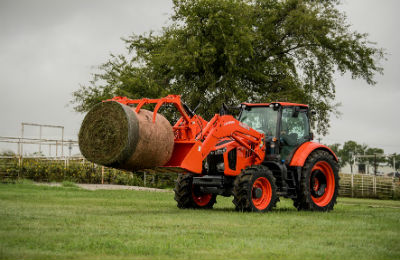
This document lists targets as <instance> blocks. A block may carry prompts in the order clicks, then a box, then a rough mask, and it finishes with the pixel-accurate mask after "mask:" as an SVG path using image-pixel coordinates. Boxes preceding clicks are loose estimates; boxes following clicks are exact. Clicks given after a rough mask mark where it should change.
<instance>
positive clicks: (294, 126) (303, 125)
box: [280, 107, 310, 160]
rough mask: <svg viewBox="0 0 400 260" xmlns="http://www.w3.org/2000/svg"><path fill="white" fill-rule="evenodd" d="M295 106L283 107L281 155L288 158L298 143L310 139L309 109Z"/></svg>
mask: <svg viewBox="0 0 400 260" xmlns="http://www.w3.org/2000/svg"><path fill="white" fill-rule="evenodd" d="M297 109H298V110H297V111H298V113H296V111H295V107H285V108H283V109H282V120H281V125H280V141H281V157H282V159H284V160H285V159H287V156H288V155H289V154H290V152H291V151H292V150H293V149H295V148H296V147H297V146H298V145H300V144H302V143H304V142H305V141H307V140H309V136H310V126H309V123H308V116H307V111H306V110H304V109H303V110H302V109H299V108H297Z"/></svg>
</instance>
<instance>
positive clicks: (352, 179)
mask: <svg viewBox="0 0 400 260" xmlns="http://www.w3.org/2000/svg"><path fill="white" fill-rule="evenodd" d="M351 197H352V198H353V197H354V173H352V174H351Z"/></svg>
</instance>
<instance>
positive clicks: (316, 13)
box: [72, 0, 384, 134]
mask: <svg viewBox="0 0 400 260" xmlns="http://www.w3.org/2000/svg"><path fill="white" fill-rule="evenodd" d="M173 3H174V7H173V15H172V16H171V18H170V19H171V25H169V26H167V27H165V28H163V29H162V31H161V32H160V33H158V34H154V33H152V32H150V33H147V34H143V35H135V34H134V35H132V36H130V37H129V38H127V39H124V42H125V44H126V47H127V49H128V51H129V55H127V56H124V55H112V56H111V58H110V59H109V61H107V62H106V63H104V64H103V65H101V66H100V70H101V72H100V73H98V74H95V75H94V77H93V80H92V81H91V82H89V84H88V85H83V86H81V88H80V89H79V90H77V91H75V92H74V93H73V101H72V103H73V104H75V107H74V108H75V110H76V111H79V112H85V111H88V110H89V109H90V108H91V107H92V106H93V105H94V104H96V103H97V102H100V101H101V100H104V99H107V98H111V97H112V96H114V95H123V96H127V97H130V98H141V97H149V98H155V97H160V96H164V95H166V94H169V93H171V94H180V95H182V97H183V99H184V100H185V101H186V102H187V103H188V104H189V105H190V106H192V107H194V106H196V105H197V104H200V106H199V109H198V112H199V114H201V115H203V116H204V117H205V118H210V117H211V116H212V115H213V114H214V113H216V112H217V111H218V108H219V107H220V106H221V104H222V102H225V103H227V104H228V105H233V104H238V103H240V102H245V101H246V102H268V101H276V100H287V101H292V102H299V103H306V104H309V105H310V106H311V108H312V109H314V110H315V111H316V112H317V114H316V116H315V117H314V120H313V125H314V126H315V123H316V124H317V128H316V129H317V133H319V134H326V133H327V130H328V128H329V116H330V114H331V113H336V112H337V103H336V102H335V85H334V80H333V77H334V74H335V73H336V72H340V73H341V74H344V73H346V72H349V73H350V74H351V75H352V77H353V78H362V79H364V80H365V81H366V82H367V83H368V84H375V81H374V79H373V77H374V75H375V74H376V73H381V72H382V68H381V67H379V66H378V65H377V64H378V62H379V60H380V59H382V58H383V57H384V52H383V50H382V49H379V48H377V47H375V44H374V43H370V42H369V41H368V35H367V34H362V33H358V32H356V31H352V30H351V29H350V26H349V23H348V22H347V20H346V16H345V14H344V13H342V12H340V11H339V10H338V9H337V6H338V5H339V4H340V1H338V0H325V1H315V0H285V1H283V0H174V1H173Z"/></svg>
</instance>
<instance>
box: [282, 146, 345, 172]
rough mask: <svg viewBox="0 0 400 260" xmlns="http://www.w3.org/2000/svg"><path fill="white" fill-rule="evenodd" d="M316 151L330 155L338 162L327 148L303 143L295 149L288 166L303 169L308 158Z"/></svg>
mask: <svg viewBox="0 0 400 260" xmlns="http://www.w3.org/2000/svg"><path fill="white" fill-rule="evenodd" d="M317 149H318V150H325V151H327V152H329V153H330V154H332V155H333V157H334V158H335V160H336V161H338V158H337V156H336V154H335V153H334V152H333V151H332V150H331V149H330V148H329V147H328V146H325V145H323V144H319V143H314V142H305V143H303V144H302V145H300V147H299V148H297V150H296V151H295V152H294V154H293V156H292V158H291V160H290V163H289V166H299V167H303V166H304V163H305V162H306V160H307V158H308V156H309V155H310V154H311V153H312V152H313V151H315V150H317Z"/></svg>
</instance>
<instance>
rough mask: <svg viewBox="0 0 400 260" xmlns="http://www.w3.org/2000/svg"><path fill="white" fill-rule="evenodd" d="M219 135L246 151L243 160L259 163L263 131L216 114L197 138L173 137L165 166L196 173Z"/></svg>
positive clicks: (262, 149)
mask: <svg viewBox="0 0 400 260" xmlns="http://www.w3.org/2000/svg"><path fill="white" fill-rule="evenodd" d="M199 135H200V136H201V137H200V138H199ZM223 138H230V139H232V140H233V141H235V142H237V143H238V146H240V147H242V148H244V149H247V150H249V151H250V156H249V158H248V159H247V160H248V161H249V162H251V164H259V163H261V161H262V160H263V158H264V156H265V147H264V134H261V133H259V132H257V131H256V130H254V129H252V128H250V127H249V126H247V125H246V124H244V123H242V122H240V121H238V120H236V119H235V118H234V117H233V116H231V115H223V116H220V115H218V114H216V115H215V116H214V117H213V118H212V119H211V120H210V121H209V122H208V124H207V125H206V127H205V128H204V129H203V131H201V132H200V133H199V134H198V138H197V140H192V141H189V140H187V141H177V140H175V148H174V153H173V156H172V159H171V161H170V162H168V163H167V164H166V165H165V167H179V168H183V169H185V170H187V171H190V172H193V173H198V174H200V173H201V172H202V166H203V161H204V159H205V158H206V157H207V156H208V155H209V154H210V152H211V151H213V150H215V147H216V144H217V143H218V142H219V141H220V140H221V139H223ZM240 170H241V169H237V171H236V172H237V173H240Z"/></svg>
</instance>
